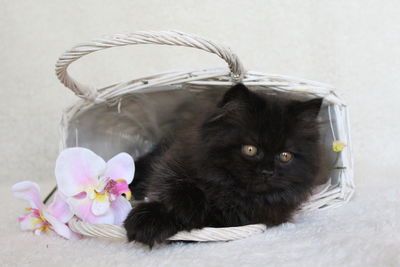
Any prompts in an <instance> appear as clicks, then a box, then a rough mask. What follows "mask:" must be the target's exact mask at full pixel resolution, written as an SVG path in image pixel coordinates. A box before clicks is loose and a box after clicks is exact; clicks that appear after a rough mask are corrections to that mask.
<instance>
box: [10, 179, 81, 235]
mask: <svg viewBox="0 0 400 267" xmlns="http://www.w3.org/2000/svg"><path fill="white" fill-rule="evenodd" d="M11 190H12V191H13V194H14V196H15V197H17V198H20V199H23V200H26V201H28V202H29V204H30V206H31V207H30V208H26V210H27V211H28V213H27V214H25V215H24V216H21V217H19V223H20V226H21V229H22V230H25V231H33V232H34V233H35V234H37V235H39V234H41V233H42V232H48V231H49V229H52V230H54V231H55V232H56V233H57V234H59V235H60V236H62V237H64V238H67V239H76V238H79V236H78V235H77V234H75V233H74V232H72V231H71V230H70V229H69V227H68V226H67V225H66V223H67V222H68V221H69V220H70V219H71V218H72V216H73V214H72V212H71V211H70V209H69V207H68V205H67V203H65V200H64V198H63V197H62V196H61V195H60V194H56V196H55V197H54V200H53V202H52V203H51V204H50V205H49V206H48V207H46V206H45V205H44V204H43V203H42V200H41V199H40V195H39V192H40V188H39V185H38V184H36V183H33V182H30V181H24V182H20V183H17V184H15V185H13V187H12V188H11Z"/></svg>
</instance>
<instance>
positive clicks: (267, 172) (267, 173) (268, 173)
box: [261, 170, 274, 176]
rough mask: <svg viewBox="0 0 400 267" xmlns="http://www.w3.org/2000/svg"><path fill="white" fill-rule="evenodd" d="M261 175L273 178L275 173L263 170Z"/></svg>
mask: <svg viewBox="0 0 400 267" xmlns="http://www.w3.org/2000/svg"><path fill="white" fill-rule="evenodd" d="M261 174H262V175H263V176H272V175H273V174H274V171H270V170H262V171H261Z"/></svg>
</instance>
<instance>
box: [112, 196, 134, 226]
mask: <svg viewBox="0 0 400 267" xmlns="http://www.w3.org/2000/svg"><path fill="white" fill-rule="evenodd" d="M131 209H132V206H131V203H130V202H129V201H128V200H126V198H124V197H118V198H117V199H116V200H115V201H113V202H111V210H112V212H113V213H114V216H115V218H114V224H116V225H121V224H122V223H123V222H124V221H125V219H126V217H127V216H128V214H129V212H130V211H131Z"/></svg>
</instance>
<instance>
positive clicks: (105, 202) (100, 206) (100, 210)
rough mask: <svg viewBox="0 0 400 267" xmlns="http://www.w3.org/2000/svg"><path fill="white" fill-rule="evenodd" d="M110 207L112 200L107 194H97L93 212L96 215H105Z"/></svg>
mask: <svg viewBox="0 0 400 267" xmlns="http://www.w3.org/2000/svg"><path fill="white" fill-rule="evenodd" d="M109 208H110V200H109V199H108V196H107V194H96V198H95V199H94V200H93V204H92V212H93V214H94V215H96V216H99V215H104V214H105V213H106V212H107V211H108V210H109Z"/></svg>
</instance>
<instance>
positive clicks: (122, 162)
mask: <svg viewBox="0 0 400 267" xmlns="http://www.w3.org/2000/svg"><path fill="white" fill-rule="evenodd" d="M134 174H135V163H134V162H133V159H132V157H131V156H130V155H129V154H128V153H119V154H118V155H116V156H114V157H113V158H111V159H110V160H109V161H108V162H107V168H106V170H105V172H104V177H111V178H112V179H113V180H119V179H123V180H125V181H126V182H127V183H128V184H130V183H131V182H132V180H133V175H134Z"/></svg>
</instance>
